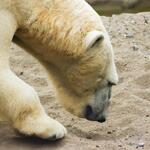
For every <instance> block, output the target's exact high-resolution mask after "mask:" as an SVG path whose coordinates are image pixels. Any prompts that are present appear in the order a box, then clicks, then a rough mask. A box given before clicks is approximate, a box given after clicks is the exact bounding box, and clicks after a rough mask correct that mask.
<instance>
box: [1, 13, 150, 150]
mask: <svg viewBox="0 0 150 150" xmlns="http://www.w3.org/2000/svg"><path fill="white" fill-rule="evenodd" d="M102 19H103V21H104V24H105V26H106V28H107V30H108V32H109V34H110V37H111V40H112V44H113V47H114V51H115V54H116V59H115V61H116V64H117V70H118V73H119V78H120V81H119V84H118V85H117V86H116V87H114V88H113V97H112V105H111V107H110V109H109V117H108V120H107V122H105V123H102V124H100V123H98V122H90V121H87V120H86V119H81V118H77V117H75V116H73V115H71V114H70V113H68V112H67V111H65V110H64V108H62V106H60V104H58V103H57V101H56V100H55V98H54V94H53V93H52V91H51V87H50V86H49V85H48V84H47V79H46V74H45V73H43V68H42V67H41V65H40V64H39V63H38V61H36V60H35V59H34V58H33V57H32V56H30V55H29V54H27V53H26V52H25V51H23V50H22V49H21V48H19V47H17V46H16V45H14V44H12V48H11V50H10V52H11V55H10V56H11V58H10V62H11V68H12V70H14V71H15V73H16V74H17V75H18V76H19V77H20V78H21V79H23V80H24V81H26V82H27V83H29V84H31V85H32V86H33V87H34V88H35V89H36V90H37V91H38V94H39V96H40V99H41V102H42V104H43V106H44V107H45V109H46V111H47V112H48V114H49V115H50V116H51V117H53V118H56V119H57V120H58V121H60V122H61V123H63V124H64V125H65V126H66V128H67V129H68V135H67V136H66V138H65V139H63V140H60V141H57V142H48V141H42V140H39V139H33V138H23V137H19V136H18V135H16V134H14V132H13V131H12V129H11V128H10V127H9V126H8V125H7V124H6V123H0V150H8V149H11V150H32V149H36V150H37V149H40V150H48V149H50V150H135V149H142V147H143V146H144V149H145V150H150V13H141V14H134V15H130V14H122V15H118V16H115V15H114V16H112V17H110V18H108V17H102Z"/></svg>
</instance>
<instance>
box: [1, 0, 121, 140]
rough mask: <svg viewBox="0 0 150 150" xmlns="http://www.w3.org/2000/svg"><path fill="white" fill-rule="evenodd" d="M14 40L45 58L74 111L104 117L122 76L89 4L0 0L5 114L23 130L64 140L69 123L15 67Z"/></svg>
mask: <svg viewBox="0 0 150 150" xmlns="http://www.w3.org/2000/svg"><path fill="white" fill-rule="evenodd" d="M12 40H14V41H15V42H16V43H17V44H19V45H20V46H23V47H24V48H25V49H26V50H27V51H28V52H30V53H31V54H32V55H34V56H35V57H36V58H37V59H38V60H40V62H41V63H42V64H43V66H44V67H45V68H46V70H47V73H48V76H49V79H50V80H51V81H52V83H53V85H54V87H55V89H56V97H57V99H58V100H59V101H60V103H61V104H62V105H63V106H64V107H65V108H66V109H67V110H68V111H69V112H71V113H73V114H75V115H77V116H79V117H84V118H87V119H88V120H94V121H99V122H104V121H105V119H106V112H107V108H108V106H109V103H110V100H109V99H110V97H111V87H112V85H115V84H117V82H118V75H117V72H116V67H115V63H114V54H113V49H112V45H111V42H110V39H109V36H108V34H107V32H106V29H105V28H104V26H103V24H102V21H101V18H100V16H99V15H98V14H97V13H96V12H95V11H94V10H93V9H92V8H91V7H90V6H89V4H88V3H87V2H85V1H84V0H3V1H0V115H1V116H2V117H3V118H5V119H6V120H7V121H8V123H9V124H10V125H11V126H12V127H13V128H14V129H15V130H17V131H18V132H20V133H22V134H25V135H28V136H33V135H34V136H37V137H40V138H43V139H51V138H52V139H54V138H55V139H60V138H63V137H64V136H65V135H66V133H67V131H66V129H65V127H64V126H63V125H61V124H60V123H59V122H58V121H56V120H54V119H52V118H51V117H49V116H48V115H47V114H46V112H45V110H44V108H43V107H42V105H41V103H40V100H39V97H38V95H37V93H36V91H35V90H34V89H33V88H32V87H31V86H30V85H28V84H27V83H25V82H24V81H22V80H21V79H19V78H18V77H17V76H16V75H15V74H14V73H13V72H12V71H11V70H10V67H9V60H8V59H9V54H8V50H9V48H10V44H11V42H12Z"/></svg>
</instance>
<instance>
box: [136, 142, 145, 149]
mask: <svg viewBox="0 0 150 150" xmlns="http://www.w3.org/2000/svg"><path fill="white" fill-rule="evenodd" d="M139 147H141V148H144V142H141V143H139V144H138V145H137V146H136V148H139Z"/></svg>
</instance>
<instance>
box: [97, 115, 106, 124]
mask: <svg viewBox="0 0 150 150" xmlns="http://www.w3.org/2000/svg"><path fill="white" fill-rule="evenodd" d="M105 121H106V118H105V117H104V116H102V117H101V118H99V119H98V122H100V123H103V122H105Z"/></svg>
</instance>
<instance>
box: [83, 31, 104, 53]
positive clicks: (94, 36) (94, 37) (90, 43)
mask: <svg viewBox="0 0 150 150" xmlns="http://www.w3.org/2000/svg"><path fill="white" fill-rule="evenodd" d="M103 40H104V33H103V32H100V31H91V32H89V33H88V34H87V36H86V37H85V45H86V50H88V49H90V48H92V47H94V46H95V45H96V44H98V43H100V42H102V41H103Z"/></svg>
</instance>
